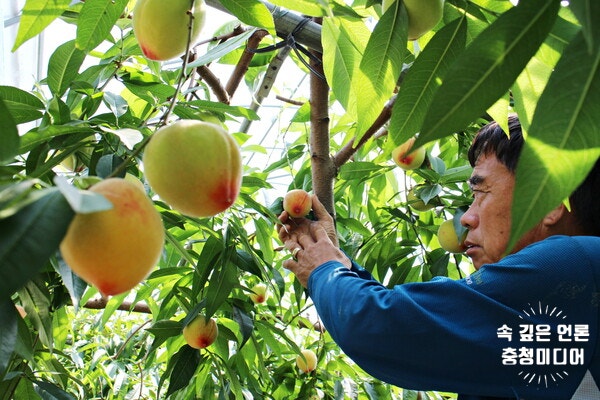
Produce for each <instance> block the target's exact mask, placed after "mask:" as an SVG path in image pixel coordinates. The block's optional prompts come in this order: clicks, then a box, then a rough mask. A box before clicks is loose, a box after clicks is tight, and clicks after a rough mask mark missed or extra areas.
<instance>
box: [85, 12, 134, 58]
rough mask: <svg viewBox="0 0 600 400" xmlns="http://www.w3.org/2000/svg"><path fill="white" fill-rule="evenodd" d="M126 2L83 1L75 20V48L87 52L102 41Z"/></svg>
mask: <svg viewBox="0 0 600 400" xmlns="http://www.w3.org/2000/svg"><path fill="white" fill-rule="evenodd" d="M127 2H128V0H87V1H86V2H85V3H83V7H82V8H81V12H80V14H79V20H78V21H77V39H76V46H77V48H78V49H79V50H83V51H85V52H88V51H90V50H93V49H94V48H96V46H98V45H99V44H100V43H102V42H103V41H104V39H105V38H106V37H107V36H108V35H109V33H110V30H111V29H112V27H113V26H114V24H115V22H117V20H118V19H119V16H120V15H121V14H122V13H123V10H124V9H125V6H126V5H127Z"/></svg>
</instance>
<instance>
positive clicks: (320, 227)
mask: <svg viewBox="0 0 600 400" xmlns="http://www.w3.org/2000/svg"><path fill="white" fill-rule="evenodd" d="M313 211H314V213H315V216H316V217H317V220H316V221H311V220H308V219H306V218H294V219H290V218H289V217H288V215H287V213H285V212H284V213H282V215H281V216H280V218H279V219H280V220H281V222H282V226H281V227H280V229H279V238H280V239H281V241H282V242H283V244H284V245H285V247H286V248H287V249H288V250H290V252H291V253H292V255H293V258H292V259H289V260H286V261H284V262H283V266H284V267H285V268H287V269H289V270H290V271H292V273H294V275H296V278H297V279H298V280H299V281H300V283H301V284H302V286H304V287H307V285H308V278H309V276H310V274H311V272H312V271H313V270H314V269H315V268H317V267H318V266H319V265H321V264H323V263H325V262H327V261H338V262H340V263H342V264H344V265H345V266H346V267H348V268H350V267H351V266H352V263H351V262H350V260H349V259H348V257H346V255H345V254H344V253H343V252H342V251H341V250H340V249H339V248H338V247H337V235H336V233H335V227H334V225H333V218H332V217H331V216H330V215H329V213H328V212H327V211H326V210H325V207H323V205H322V204H321V202H320V201H319V200H318V199H317V197H316V196H313ZM332 237H333V238H334V239H335V243H334V242H333V241H332Z"/></svg>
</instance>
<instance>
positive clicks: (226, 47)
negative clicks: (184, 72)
mask: <svg viewBox="0 0 600 400" xmlns="http://www.w3.org/2000/svg"><path fill="white" fill-rule="evenodd" d="M253 34H254V30H253V29H249V30H248V31H246V32H244V33H242V34H241V35H239V36H236V37H234V38H232V39H229V40H226V41H225V42H223V43H219V44H218V45H216V46H215V47H212V48H211V49H210V50H208V51H207V52H206V53H205V54H203V55H201V56H199V57H198V58H197V59H196V61H193V62H191V63H189V64H188V65H187V67H188V71H189V70H191V69H192V68H196V67H200V66H202V65H206V64H208V63H210V62H213V61H215V60H218V59H219V58H220V57H222V56H224V55H225V54H228V53H230V52H232V51H233V50H235V49H237V48H238V47H241V46H245V45H246V42H247V41H248V39H249V38H250V36H252V35H253Z"/></svg>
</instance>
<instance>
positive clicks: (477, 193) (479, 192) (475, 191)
mask: <svg viewBox="0 0 600 400" xmlns="http://www.w3.org/2000/svg"><path fill="white" fill-rule="evenodd" d="M484 193H485V192H484V191H483V190H480V189H472V190H471V197H472V198H474V199H476V198H477V197H479V196H481V195H482V194H484Z"/></svg>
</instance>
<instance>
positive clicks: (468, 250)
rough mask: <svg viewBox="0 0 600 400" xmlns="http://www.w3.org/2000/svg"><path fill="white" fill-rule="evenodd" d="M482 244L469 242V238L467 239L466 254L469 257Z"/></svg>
mask: <svg viewBox="0 0 600 400" xmlns="http://www.w3.org/2000/svg"><path fill="white" fill-rule="evenodd" d="M479 247H480V246H479V245H478V244H475V243H473V242H469V241H468V240H466V241H465V254H466V255H468V256H469V257H471V256H472V255H473V253H474V252H476V251H477V249H478V248H479Z"/></svg>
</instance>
